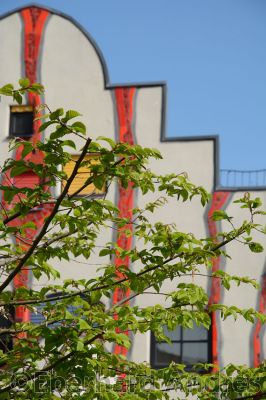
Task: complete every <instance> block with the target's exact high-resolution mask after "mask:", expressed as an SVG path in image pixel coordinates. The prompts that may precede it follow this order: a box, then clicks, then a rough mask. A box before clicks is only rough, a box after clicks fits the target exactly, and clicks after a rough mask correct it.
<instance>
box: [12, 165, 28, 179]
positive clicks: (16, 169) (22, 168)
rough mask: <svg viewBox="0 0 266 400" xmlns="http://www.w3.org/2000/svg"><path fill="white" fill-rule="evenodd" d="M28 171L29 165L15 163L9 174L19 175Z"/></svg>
mask: <svg viewBox="0 0 266 400" xmlns="http://www.w3.org/2000/svg"><path fill="white" fill-rule="evenodd" d="M26 171H29V167H27V166H26V165H15V166H14V167H13V168H12V169H11V172H10V176H11V177H12V178H14V177H15V176H18V175H21V174H23V173H24V172H26Z"/></svg>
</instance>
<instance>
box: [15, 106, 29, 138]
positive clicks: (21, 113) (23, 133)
mask: <svg viewBox="0 0 266 400" xmlns="http://www.w3.org/2000/svg"><path fill="white" fill-rule="evenodd" d="M33 119H34V115H33V107H32V106H11V107H10V126H9V136H11V137H22V138H29V137H31V136H32V135H33Z"/></svg>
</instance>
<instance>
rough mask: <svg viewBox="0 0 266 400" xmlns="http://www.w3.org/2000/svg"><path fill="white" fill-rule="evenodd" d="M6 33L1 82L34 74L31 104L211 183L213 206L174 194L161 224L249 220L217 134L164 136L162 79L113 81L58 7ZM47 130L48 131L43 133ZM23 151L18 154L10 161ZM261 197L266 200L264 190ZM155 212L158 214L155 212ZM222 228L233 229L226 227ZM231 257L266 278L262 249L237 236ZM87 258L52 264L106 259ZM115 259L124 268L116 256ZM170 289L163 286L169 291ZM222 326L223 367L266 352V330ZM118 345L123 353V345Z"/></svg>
mask: <svg viewBox="0 0 266 400" xmlns="http://www.w3.org/2000/svg"><path fill="white" fill-rule="evenodd" d="M0 36H1V37H5V40H2V41H1V43H0V50H1V51H0V79H1V81H2V82H1V83H0V84H1V85H3V84H5V83H7V82H16V81H17V80H18V79H19V78H20V77H21V76H28V77H29V78H30V79H31V80H32V79H33V78H36V79H37V80H38V81H40V82H41V83H42V84H44V86H45V88H46V92H45V95H44V97H43V98H42V99H36V98H35V99H29V101H33V102H34V101H35V102H36V101H37V102H38V101H40V102H45V103H47V104H48V105H49V107H50V108H51V109H56V108H58V107H64V108H65V109H73V108H74V109H76V110H78V111H80V112H81V113H82V115H83V117H82V120H83V121H84V122H85V124H86V125H87V127H88V134H89V135H90V136H91V137H93V138H96V137H98V136H109V137H112V138H113V139H116V140H120V141H126V142H129V143H132V144H136V143H137V144H141V145H142V146H146V147H154V148H157V149H159V150H160V151H161V152H162V154H163V157H164V160H163V161H151V169H153V170H154V171H155V172H157V173H161V174H165V173H169V172H175V173H183V172H185V173H187V174H188V176H189V177H190V179H191V180H192V182H194V183H196V184H198V185H202V186H204V187H205V188H206V189H207V190H208V191H210V192H212V191H214V193H215V194H214V198H213V202H212V204H211V205H210V206H209V211H208V210H206V209H203V208H202V206H201V205H200V203H199V202H198V201H197V200H193V201H192V202H191V203H190V204H188V203H186V204H182V203H181V204H179V203H177V200H176V199H170V201H169V203H168V204H167V206H165V207H164V208H163V209H162V210H161V211H160V219H161V220H162V221H163V222H169V223H176V225H177V227H178V229H180V230H181V231H182V230H184V231H187V232H193V233H194V234H195V235H196V236H197V237H199V238H202V237H204V236H208V235H209V234H215V231H217V230H218V229H219V227H218V226H217V225H216V224H215V223H213V222H209V223H208V218H209V217H210V216H211V213H212V212H213V210H214V209H221V208H222V209H226V211H227V212H228V213H229V214H230V213H232V214H233V215H235V216H236V221H237V223H239V222H240V221H241V220H242V219H243V218H242V216H241V215H240V212H239V210H238V208H236V207H235V205H234V203H233V201H234V199H235V198H237V197H240V196H243V193H241V191H234V193H230V190H227V191H223V190H222V189H219V188H218V187H217V168H218V156H217V151H218V150H217V149H218V139H217V138H216V137H215V136H213V137H212V136H210V137H208V136H206V137H194V138H171V139H167V137H166V132H165V114H166V110H165V107H166V95H167V93H166V84H165V83H164V82H158V83H156V82H155V83H154V82H152V83H139V84H120V85H117V86H114V85H111V84H110V83H109V78H108V71H107V67H106V64H105V61H104V59H103V57H102V55H101V52H100V50H99V49H98V47H97V46H96V44H95V43H94V41H93V39H92V38H91V37H90V36H89V35H88V34H87V33H86V32H85V31H84V30H83V29H82V28H81V27H80V26H79V25H78V24H77V23H76V22H75V21H73V20H71V19H70V18H69V17H67V16H64V15H61V14H59V13H57V12H55V11H52V10H46V9H42V8H38V7H26V8H25V9H21V10H17V11H15V12H13V13H11V14H9V15H6V16H3V17H2V19H1V20H0ZM11 104H12V100H10V99H1V102H0V121H1V131H0V142H1V152H0V161H1V163H3V161H4V160H5V159H6V157H7V150H8V127H9V106H10V105H11ZM48 134H49V131H47V132H46V135H48ZM36 135H37V133H36ZM75 141H76V143H77V146H78V147H80V146H81V144H82V143H81V141H80V139H79V138H77V137H75ZM17 156H18V155H17V154H13V157H17ZM232 192H233V189H232ZM253 194H254V195H257V194H256V193H252V195H253ZM259 195H260V196H261V197H263V200H264V201H265V200H266V198H265V196H266V192H265V191H263V192H260V193H259ZM155 197H156V194H149V195H147V196H145V197H142V196H140V193H133V190H132V189H131V188H129V189H127V190H126V191H122V190H120V189H119V188H117V187H112V188H111V189H110V190H109V192H108V198H109V199H111V200H114V201H116V203H117V204H118V205H119V207H120V208H121V210H122V208H123V207H122V205H124V206H125V205H127V204H130V205H131V207H132V206H133V207H136V206H139V207H142V206H143V205H144V204H145V202H147V201H151V200H152V199H154V198H155ZM121 212H122V211H121ZM42 217H43V215H42ZM151 218H152V220H155V217H151ZM157 218H158V217H157ZM221 228H222V229H226V227H225V226H223V225H222V226H221ZM113 237H114V235H113V232H112V230H111V229H110V230H109V231H108V230H106V229H104V230H103V232H101V234H100V236H99V244H101V243H105V242H108V241H110V240H111V239H112V238H113ZM126 246H132V243H131V242H127V243H126ZM230 254H231V255H232V261H230V260H226V262H225V260H224V259H219V260H218V261H216V264H215V265H214V268H218V267H222V268H223V269H225V270H226V271H227V272H233V273H234V274H236V275H238V274H239V275H252V276H254V278H257V279H258V280H261V279H262V278H261V276H262V273H263V271H264V269H265V256H264V254H263V253H262V254H260V255H256V256H255V258H254V255H253V254H252V255H250V253H249V252H248V251H246V249H245V248H244V249H243V246H241V247H239V245H238V243H236V242H235V243H234V244H232V246H230ZM251 257H252V258H251ZM101 261H102V262H105V261H106V262H108V261H109V260H108V259H106V260H103V259H101ZM80 262H81V263H84V262H85V260H82V259H79V260H72V261H71V263H66V262H60V263H59V262H58V261H56V263H55V265H56V267H58V268H59V269H60V271H61V278H62V279H65V278H68V277H72V276H73V275H75V277H76V278H77V279H78V278H81V277H87V278H89V277H90V276H92V275H95V273H96V269H97V267H98V265H97V262H99V261H98V258H97V256H96V255H95V256H94V255H93V256H92V257H91V259H90V260H89V262H86V264H81V263H80ZM115 262H116V263H118V264H119V260H115ZM130 267H131V268H134V266H130ZM189 279H190V278H189ZM197 282H198V283H200V284H201V285H202V286H204V287H205V288H206V289H207V290H209V292H210V294H211V296H212V299H213V301H217V300H219V301H221V300H224V301H225V302H226V303H227V304H236V303H237V305H239V306H241V307H255V308H259V307H262V308H263V304H264V303H263V302H262V298H263V296H264V292H259V293H257V292H255V291H254V290H251V289H250V288H247V287H245V288H244V289H243V288H242V287H240V288H237V289H235V288H234V290H233V291H231V292H225V291H224V290H223V289H222V288H221V287H219V286H218V288H217V287H212V285H211V283H210V282H209V281H208V280H207V279H206V278H200V277H195V283H197ZM46 283H47V281H46V280H45V279H43V280H41V281H38V282H36V281H31V282H30V279H29V281H28V284H31V285H33V286H34V287H40V286H42V285H45V284H46ZM173 285H174V284H173V283H169V282H166V283H165V290H169V289H170V288H171V287H173ZM118 296H119V293H114V301H115V300H116V299H117V298H118ZM155 302H156V303H158V302H161V298H160V297H159V296H154V297H153V298H152V299H151V298H150V297H148V296H146V297H145V296H141V297H139V298H138V299H137V300H136V303H137V304H142V305H147V304H152V303H155ZM215 328H216V330H215V332H216V334H215V335H214V337H213V352H214V356H215V357H216V358H217V359H218V361H219V362H220V363H221V364H223V363H228V362H238V363H246V364H251V365H255V364H256V362H257V363H258V360H262V358H263V357H264V356H265V355H263V348H262V341H263V332H262V330H261V327H259V326H256V327H255V330H254V328H252V327H251V325H249V324H248V323H246V322H244V321H240V320H239V321H238V322H237V323H235V322H234V321H232V320H228V321H226V322H224V323H221V321H220V320H219V318H217V320H215ZM243 349H244V351H243ZM115 351H117V352H121V351H122V349H115ZM128 356H129V357H131V358H132V359H133V360H134V361H149V360H150V337H149V334H146V335H137V336H136V337H135V338H134V339H133V347H132V350H131V352H130V354H128Z"/></svg>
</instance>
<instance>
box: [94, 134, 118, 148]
mask: <svg viewBox="0 0 266 400" xmlns="http://www.w3.org/2000/svg"><path fill="white" fill-rule="evenodd" d="M97 140H103V141H104V142H107V143H109V144H110V146H111V148H112V149H113V148H114V147H115V146H116V143H115V141H114V140H113V139H111V138H108V137H105V136H98V137H97Z"/></svg>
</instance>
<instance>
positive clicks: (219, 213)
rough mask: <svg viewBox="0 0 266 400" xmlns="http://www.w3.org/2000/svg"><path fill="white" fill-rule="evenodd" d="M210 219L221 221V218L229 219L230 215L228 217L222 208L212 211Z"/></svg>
mask: <svg viewBox="0 0 266 400" xmlns="http://www.w3.org/2000/svg"><path fill="white" fill-rule="evenodd" d="M212 219H213V221H221V220H223V219H226V220H230V219H231V217H229V216H228V215H227V214H226V212H225V211H223V210H217V211H214V213H213V214H212Z"/></svg>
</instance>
